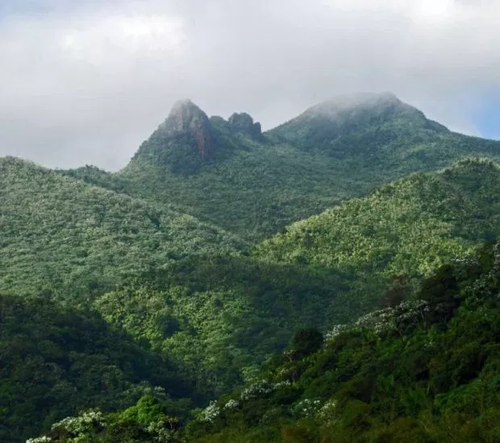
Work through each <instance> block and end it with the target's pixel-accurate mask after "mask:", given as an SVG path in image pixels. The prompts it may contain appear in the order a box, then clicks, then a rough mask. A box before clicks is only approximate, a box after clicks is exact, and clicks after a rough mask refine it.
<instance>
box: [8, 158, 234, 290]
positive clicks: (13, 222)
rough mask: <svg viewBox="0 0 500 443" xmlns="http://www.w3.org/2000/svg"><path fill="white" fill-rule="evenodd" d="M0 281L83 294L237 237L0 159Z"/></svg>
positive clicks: (226, 248) (224, 248) (230, 244)
mask: <svg viewBox="0 0 500 443" xmlns="http://www.w3.org/2000/svg"><path fill="white" fill-rule="evenodd" d="M0 198H1V200H2V208H1V217H0V230H1V231H2V239H1V241H0V253H1V255H0V256H1V258H0V265H1V266H0V285H1V286H0V287H1V289H2V291H3V292H10V293H17V294H23V293H31V294H33V293H39V292H41V291H51V292H54V293H57V294H60V295H61V296H63V297H67V296H68V294H71V297H72V298H73V299H74V298H75V297H77V296H80V297H87V296H90V295H92V294H93V293H96V292H102V291H104V290H106V289H110V288H113V287H114V285H115V284H116V283H118V282H120V281H121V280H123V278H124V277H126V276H128V275H130V274H136V273H137V272H140V271H141V270H143V269H148V268H149V267H150V265H151V264H154V266H156V267H162V266H165V265H166V264H168V263H170V262H173V261H175V260H178V259H181V258H183V257H186V256H189V255H193V254H194V255H196V254H199V253H206V252H209V251H220V252H223V253H227V254H236V253H237V251H238V250H239V249H241V248H242V247H243V243H242V242H241V241H239V240H238V239H237V238H236V237H234V236H233V235H230V234H227V233H225V232H224V231H222V230H221V229H219V228H216V227H214V226H210V225H207V224H205V223H201V222H199V221H198V220H196V219H195V218H193V217H192V216H190V215H187V214H182V213H178V212H176V211H173V210H172V209H169V208H167V207H164V206H159V205H155V204H151V203H146V202H144V201H142V200H139V199H133V198H131V197H128V196H125V195H122V194H117V193H114V192H110V191H107V190H104V189H102V188H98V187H96V186H91V185H88V184H86V183H84V182H83V181H80V180H75V179H70V178H67V177H63V176H62V175H61V174H59V173H56V172H54V171H50V170H48V169H44V168H41V167H38V166H35V165H33V164H31V163H28V162H24V161H21V160H17V159H14V158H4V159H0Z"/></svg>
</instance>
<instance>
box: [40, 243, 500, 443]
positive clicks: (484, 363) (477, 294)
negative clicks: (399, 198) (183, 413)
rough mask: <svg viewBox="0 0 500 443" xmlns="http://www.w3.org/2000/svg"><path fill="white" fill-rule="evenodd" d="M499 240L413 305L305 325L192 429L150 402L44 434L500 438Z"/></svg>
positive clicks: (440, 274) (98, 438)
mask: <svg viewBox="0 0 500 443" xmlns="http://www.w3.org/2000/svg"><path fill="white" fill-rule="evenodd" d="M499 247H500V246H499V245H498V244H496V245H487V246H485V247H483V248H482V249H481V250H480V251H479V252H478V253H477V254H476V255H474V256H471V257H465V258H464V259H461V260H458V261H454V262H453V263H452V264H447V265H445V266H443V267H441V268H440V269H439V270H437V272H435V273H434V274H433V275H432V276H431V277H430V278H429V279H426V280H425V281H424V282H423V284H422V287H421V290H420V291H419V293H418V295H417V297H416V299H415V300H413V301H406V302H404V303H401V304H399V305H395V306H393V307H389V308H386V309H383V310H379V311H375V312H373V313H371V314H369V315H366V316H363V317H361V318H359V319H358V320H357V321H353V322H351V323H349V324H345V325H337V326H335V327H333V328H331V329H330V330H329V331H328V332H327V333H326V334H325V335H322V334H321V333H320V332H319V331H318V330H316V329H306V330H301V331H298V332H297V333H296V334H295V337H294V339H293V341H292V343H291V347H290V349H289V350H288V351H287V352H285V353H283V354H281V355H276V357H275V358H274V359H273V360H271V361H269V363H268V364H267V365H266V366H265V367H264V368H263V369H262V370H261V372H260V374H258V376H257V377H255V380H254V382H253V383H251V384H248V385H246V386H245V387H244V388H242V389H239V390H237V391H235V392H233V393H232V394H229V395H224V396H222V397H221V398H220V399H219V400H218V401H214V402H212V403H211V404H210V405H209V406H208V407H207V408H205V409H203V410H201V411H198V412H197V413H196V414H195V417H194V419H193V420H192V421H191V422H190V423H189V424H188V425H187V426H180V427H179V423H178V422H177V421H174V420H173V419H172V418H171V417H170V415H169V413H168V408H167V407H166V406H165V405H162V404H161V403H160V402H154V401H153V400H152V399H151V398H147V397H146V398H143V399H142V400H141V401H140V402H139V403H138V404H137V405H136V406H134V407H133V408H130V409H128V410H126V411H123V412H121V413H118V414H101V413H100V412H99V411H94V412H93V416H92V417H91V419H89V415H90V413H86V414H84V415H81V416H79V417H75V418H71V419H68V420H67V421H66V422H61V423H58V424H56V425H55V427H54V428H53V430H52V431H51V432H50V433H49V434H48V435H47V436H46V437H45V438H50V440H45V441H53V442H77V441H78V442H101V443H107V442H114V441H116V439H117V438H119V439H121V440H120V441H124V442H125V441H126V442H132V441H135V442H152V441H164V442H167V441H171V442H200V443H201V442H204V443H210V442H217V443H233V442H244V443H253V442H255V443H263V442H285V443H292V442H293V443H296V442H328V443H330V442H331V443H334V442H335V443H337V442H340V443H351V442H360V443H361V442H380V443H387V442H389V443H390V442H394V443H396V442H397V443H401V442H408V443H412V442H425V443H427V442H428V443H448V442H450V443H451V442H471V443H472V442H494V441H497V440H498V437H499V436H500V434H499V432H500V427H499V422H500V395H499V389H498V384H499V376H498V365H499V363H500V355H499V337H500V330H499V325H500V317H499V315H500V314H499V312H500V310H499V308H500V305H499V303H500V301H499V297H498V293H499V290H500V287H499V281H500V255H499ZM124 418H126V419H124ZM159 424H161V425H159ZM162 430H163V432H161V431H162ZM36 441H37V442H38V441H40V442H42V441H44V440H41V439H40V440H36Z"/></svg>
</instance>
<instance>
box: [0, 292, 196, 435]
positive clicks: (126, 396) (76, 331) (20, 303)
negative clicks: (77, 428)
mask: <svg viewBox="0 0 500 443" xmlns="http://www.w3.org/2000/svg"><path fill="white" fill-rule="evenodd" d="M153 387H155V388H154V389H153ZM145 392H153V393H155V394H156V395H157V396H160V397H162V398H165V399H168V396H167V395H166V393H168V395H171V396H172V397H174V398H180V397H191V396H192V389H191V387H190V385H189V384H188V383H186V382H185V381H184V380H183V379H182V378H181V377H180V375H179V374H178V370H177V368H176V366H175V365H174V364H173V363H172V362H171V361H170V360H168V359H167V358H165V357H161V356H159V355H158V354H154V353H152V352H150V351H147V350H145V349H143V348H141V347H140V346H138V345H137V344H136V343H134V341H133V340H132V339H131V338H130V337H128V336H127V335H126V334H124V333H123V332H119V331H114V330H113V329H111V328H110V327H109V325H108V324H107V323H106V322H104V320H103V319H102V318H101V317H100V316H99V315H98V314H96V313H95V312H88V311H81V310H77V309H70V308H63V307H61V306H59V305H57V304H55V303H53V302H51V301H49V300H47V299H46V298H20V297H15V296H4V295H1V296H0V441H2V442H17V441H20V439H21V438H22V437H24V438H26V437H29V436H33V435H37V434H38V433H39V432H40V430H47V429H48V427H49V426H50V424H51V423H53V422H54V421H58V420H60V419H62V418H63V417H65V416H67V415H72V414H75V413H77V412H78V411H79V410H80V409H83V408H88V407H100V408H101V409H103V410H112V409H117V408H123V407H126V406H128V405H130V404H133V402H135V401H136V400H137V399H138V398H139V397H140V396H141V395H143V394H144V393H145ZM185 413H186V406H184V414H185Z"/></svg>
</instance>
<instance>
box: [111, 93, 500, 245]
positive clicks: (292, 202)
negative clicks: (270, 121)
mask: <svg viewBox="0 0 500 443" xmlns="http://www.w3.org/2000/svg"><path fill="white" fill-rule="evenodd" d="M358 101H359V103H357V102H352V103H348V105H344V106H340V105H339V103H341V102H342V99H338V100H333V101H331V102H326V103H323V104H321V105H318V106H316V107H313V108H311V109H309V110H307V111H306V112H305V113H304V114H303V115H302V116H299V117H298V118H297V119H294V120H292V121H291V122H288V123H286V124H284V125H282V126H280V127H278V128H276V129H274V130H272V131H270V132H268V133H265V134H264V135H263V136H260V137H257V136H256V135H255V133H254V132H253V131H250V130H249V131H248V132H242V131H241V128H240V127H235V126H234V125H231V123H230V122H226V121H224V120H223V119H222V118H220V117H219V118H212V119H211V120H210V122H209V121H208V120H206V121H205V120H204V128H205V132H199V133H195V134H190V133H189V132H181V133H172V128H171V127H172V122H171V119H172V116H171V117H169V119H170V120H167V122H166V123H164V124H163V125H162V126H160V128H158V130H157V131H156V132H155V133H154V134H153V135H152V136H151V138H150V139H149V140H147V141H146V142H144V143H143V145H142V146H141V148H140V149H139V151H138V152H137V154H136V156H135V157H134V159H133V160H132V161H131V162H130V164H129V165H128V166H127V167H126V168H125V169H124V170H123V171H121V172H120V173H118V174H115V175H113V177H114V178H116V179H117V180H119V181H120V182H119V184H120V186H123V188H124V189H125V190H126V191H125V192H127V193H129V194H130V195H138V196H141V197H144V198H147V199H151V200H154V201H159V200H160V201H163V202H167V203H169V204H175V205H179V207H182V208H183V211H185V212H188V213H190V214H192V215H194V216H195V217H197V218H200V219H201V220H209V221H211V222H213V223H214V224H216V225H217V226H221V227H223V228H224V229H226V230H228V231H231V232H235V233H237V234H239V235H241V236H243V237H245V238H248V239H251V240H261V239H263V238H264V237H266V236H269V235H271V234H273V233H275V232H277V231H279V229H281V228H282V227H284V226H286V225H288V224H289V223H291V222H293V221H298V220H302V219H304V218H306V217H308V216H310V215H313V214H318V213H320V212H322V211H324V210H325V209H327V208H329V207H332V206H334V205H336V204H338V203H339V202H341V201H344V200H346V199H348V198H351V197H359V196H362V195H366V194H367V193H369V192H371V191H373V190H374V189H375V188H376V187H378V186H380V185H382V184H384V183H388V182H390V181H393V180H395V179H397V178H401V177H404V176H406V175H408V174H410V173H412V172H419V171H429V170H436V169H438V168H443V167H446V166H449V165H451V164H452V163H455V162H456V161H457V160H460V159H462V158H464V157H468V156H480V157H489V158H493V159H497V160H500V143H499V142H494V141H487V140H482V139H478V138H473V137H467V136H464V135H460V134H455V133H452V132H449V131H448V130H447V129H446V128H444V127H443V126H441V125H439V124H437V123H435V122H432V121H430V120H428V119H426V118H425V116H424V115H423V114H422V113H421V112H420V111H418V110H416V109H415V108H412V107H411V106H408V105H406V104H404V103H402V102H400V101H399V100H397V99H396V98H395V97H391V96H384V95H382V96H378V95H375V96H370V95H368V96H366V97H361V98H360V99H359V100H358ZM193 106H194V105H193ZM195 108H196V107H195ZM191 112H192V113H194V114H195V115H197V116H198V115H199V114H200V113H202V111H201V110H199V109H198V108H196V109H195V110H192V111H191ZM174 115H175V114H174ZM230 120H231V119H230ZM249 124H250V123H249ZM250 128H251V127H250ZM200 134H202V135H204V136H206V137H210V140H212V144H213V146H214V148H213V151H214V154H213V155H212V157H210V158H208V159H203V158H201V157H200V156H199V155H197V148H196V140H197V139H198V138H199V137H200ZM179 165H184V166H185V168H184V169H183V168H181V167H180V166H179Z"/></svg>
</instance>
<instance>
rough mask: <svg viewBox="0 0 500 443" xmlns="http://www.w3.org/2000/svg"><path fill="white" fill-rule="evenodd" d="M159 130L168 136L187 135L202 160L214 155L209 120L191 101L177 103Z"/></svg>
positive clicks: (213, 143)
mask: <svg viewBox="0 0 500 443" xmlns="http://www.w3.org/2000/svg"><path fill="white" fill-rule="evenodd" d="M160 130H162V131H166V132H167V133H168V135H170V136H176V135H188V136H189V138H191V140H192V141H193V142H194V144H195V145H196V149H197V151H198V153H199V154H200V156H201V157H203V158H204V159H209V158H212V157H213V156H214V155H215V142H214V139H213V135H212V127H211V124H210V120H209V119H208V117H207V115H206V114H205V113H204V112H203V111H202V110H201V109H200V108H199V107H198V106H196V105H195V104H194V103H193V102H192V101H191V100H182V101H178V102H177V103H176V104H175V105H174V107H173V108H172V110H171V111H170V115H169V116H168V118H167V120H166V121H165V122H164V123H163V125H161V126H160Z"/></svg>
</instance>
